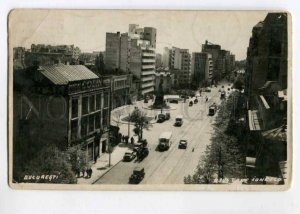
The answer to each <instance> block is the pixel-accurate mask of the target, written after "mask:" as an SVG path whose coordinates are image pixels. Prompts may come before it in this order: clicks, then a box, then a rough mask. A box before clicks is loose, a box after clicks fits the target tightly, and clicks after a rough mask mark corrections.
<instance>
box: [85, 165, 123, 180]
mask: <svg viewBox="0 0 300 214" xmlns="http://www.w3.org/2000/svg"><path fill="white" fill-rule="evenodd" d="M121 161H122V159H121V160H119V161H118V162H117V163H116V164H115V165H113V166H111V167H110V168H109V169H108V170H107V171H106V172H105V173H103V174H102V175H100V177H99V178H97V179H96V180H95V181H93V182H92V183H91V184H95V183H96V182H97V181H99V180H100V179H101V178H102V177H103V176H104V175H106V174H107V173H108V172H109V171H110V170H112V169H113V168H114V167H115V166H116V165H118V164H119V163H120V162H121Z"/></svg>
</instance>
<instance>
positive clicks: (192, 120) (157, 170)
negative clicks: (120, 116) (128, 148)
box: [96, 83, 228, 184]
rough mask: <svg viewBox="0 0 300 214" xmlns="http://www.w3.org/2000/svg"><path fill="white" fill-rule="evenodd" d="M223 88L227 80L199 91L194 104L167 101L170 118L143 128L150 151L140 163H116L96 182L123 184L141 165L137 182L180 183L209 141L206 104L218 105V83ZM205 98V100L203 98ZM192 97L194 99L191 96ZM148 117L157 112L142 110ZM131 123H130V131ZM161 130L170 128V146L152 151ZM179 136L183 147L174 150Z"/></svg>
mask: <svg viewBox="0 0 300 214" xmlns="http://www.w3.org/2000/svg"><path fill="white" fill-rule="evenodd" d="M222 85H224V86H225V88H224V89H225V90H226V91H227V88H228V83H220V84H219V86H218V88H215V87H214V88H212V90H211V92H202V96H201V97H199V93H198V94H196V95H197V97H198V101H199V102H198V103H197V104H194V105H193V106H189V101H190V100H192V99H190V100H187V101H186V103H183V102H179V103H178V104H170V105H171V107H172V109H174V110H170V111H169V112H170V114H171V118H170V120H167V121H165V122H163V123H155V124H153V125H152V127H150V128H149V130H144V138H146V139H147V141H148V148H149V150H150V153H149V155H148V157H146V158H145V159H144V160H143V161H142V162H140V163H139V162H136V161H135V159H134V160H133V161H131V162H122V161H121V162H119V163H118V164H117V165H116V166H115V167H113V168H112V169H111V170H110V171H109V172H108V173H107V174H105V175H104V176H103V177H101V178H100V179H99V180H98V181H97V182H96V184H127V183H128V179H129V177H130V175H131V174H132V171H133V169H134V167H136V166H141V167H144V169H145V173H146V175H145V178H144V179H143V180H142V182H141V184H182V183H183V178H184V176H187V175H188V174H192V173H193V172H194V170H195V169H196V166H197V164H198V162H199V160H200V158H201V156H202V155H203V153H204V151H205V148H206V146H207V145H208V144H210V136H211V132H212V126H211V124H212V123H213V119H214V117H215V116H208V107H209V105H210V104H212V103H216V104H220V102H221V100H220V92H219V91H218V90H219V89H221V86H222ZM206 96H207V97H208V101H207V102H205V97H206ZM193 99H194V98H193ZM143 105H145V106H146V105H151V102H149V103H147V104H144V103H142V102H137V103H136V106H138V107H139V108H142V107H143ZM144 110H145V111H146V112H147V114H148V115H149V116H153V117H154V116H155V114H158V113H160V111H156V112H155V111H154V110H147V109H144ZM177 115H183V121H184V122H183V125H182V126H181V127H175V126H174V122H175V117H176V116H177ZM119 126H120V131H121V133H122V134H127V133H128V125H127V124H119ZM132 129H133V126H132V125H131V134H133V133H132ZM164 131H172V133H173V137H172V145H171V146H170V149H169V150H167V151H164V152H160V151H156V147H157V144H158V138H159V135H160V134H161V133H162V132H164ZM180 139H185V140H187V141H188V145H187V149H178V143H179V141H180Z"/></svg>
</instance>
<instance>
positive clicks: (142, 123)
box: [130, 109, 150, 140]
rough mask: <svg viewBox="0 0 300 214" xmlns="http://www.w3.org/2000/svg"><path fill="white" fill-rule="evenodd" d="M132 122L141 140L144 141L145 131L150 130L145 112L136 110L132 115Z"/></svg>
mask: <svg viewBox="0 0 300 214" xmlns="http://www.w3.org/2000/svg"><path fill="white" fill-rule="evenodd" d="M130 121H131V122H133V123H134V125H135V127H136V133H137V134H138V136H139V140H140V139H143V130H144V129H149V127H150V124H149V117H147V114H146V113H145V112H144V111H141V110H139V109H135V110H134V111H133V112H132V113H131V115H130Z"/></svg>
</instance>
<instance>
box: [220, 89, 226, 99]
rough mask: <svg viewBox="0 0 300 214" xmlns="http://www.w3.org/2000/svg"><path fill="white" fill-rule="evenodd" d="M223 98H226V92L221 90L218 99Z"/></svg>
mask: <svg viewBox="0 0 300 214" xmlns="http://www.w3.org/2000/svg"><path fill="white" fill-rule="evenodd" d="M225 98H226V92H225V91H222V92H221V97H220V99H221V100H222V99H225Z"/></svg>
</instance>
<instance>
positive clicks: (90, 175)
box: [86, 167, 93, 178]
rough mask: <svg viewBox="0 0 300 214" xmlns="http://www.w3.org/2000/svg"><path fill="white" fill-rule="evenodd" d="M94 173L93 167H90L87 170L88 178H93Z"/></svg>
mask: <svg viewBox="0 0 300 214" xmlns="http://www.w3.org/2000/svg"><path fill="white" fill-rule="evenodd" d="M92 173H93V170H92V168H91V167H89V168H88V169H87V170H86V174H87V177H88V178H91V177H92Z"/></svg>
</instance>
